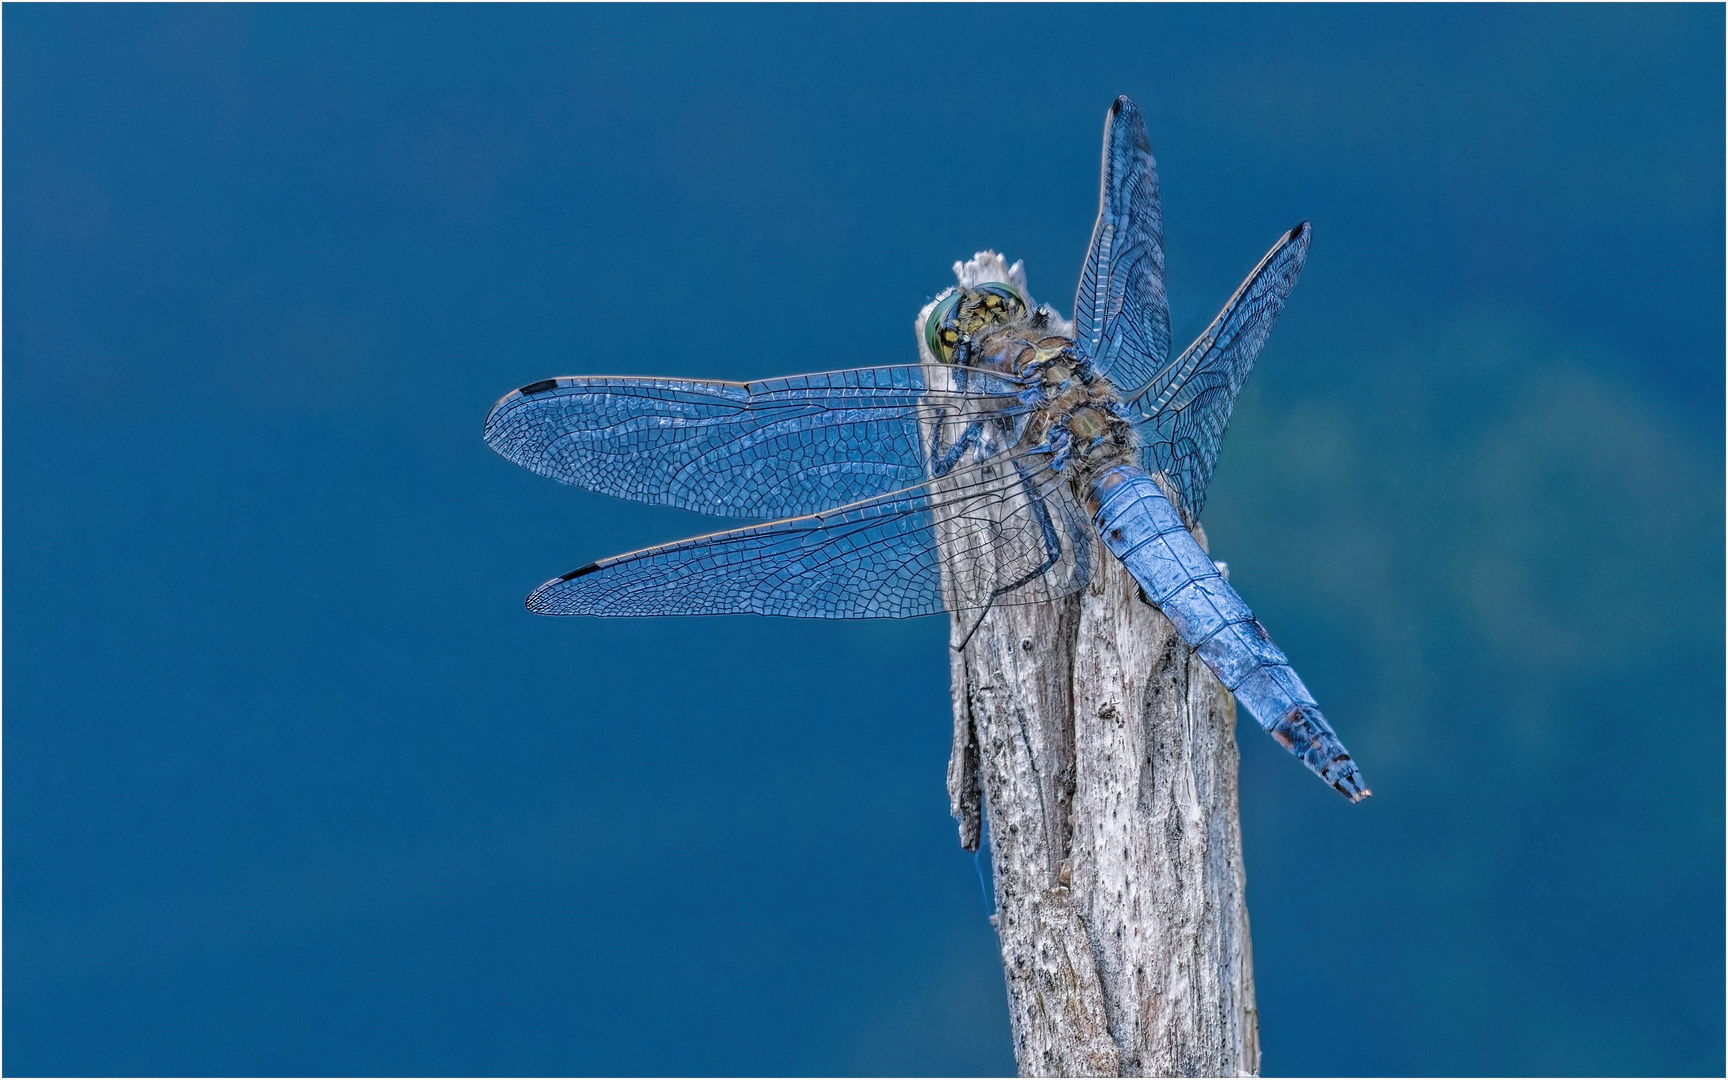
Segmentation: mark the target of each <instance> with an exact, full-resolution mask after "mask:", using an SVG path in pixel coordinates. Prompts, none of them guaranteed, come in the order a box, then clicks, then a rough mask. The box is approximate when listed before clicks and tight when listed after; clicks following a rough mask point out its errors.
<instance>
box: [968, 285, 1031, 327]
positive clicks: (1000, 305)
mask: <svg viewBox="0 0 1728 1080" xmlns="http://www.w3.org/2000/svg"><path fill="white" fill-rule="evenodd" d="M975 291H976V292H977V293H978V299H979V304H980V308H981V310H982V311H983V312H984V313H985V314H987V315H989V316H991V317H992V318H994V319H996V320H998V321H1005V320H1007V319H1012V318H1014V317H1016V316H1018V315H1019V314H1020V313H1021V312H1023V311H1025V310H1026V298H1025V297H1023V296H1021V295H1020V292H1019V290H1018V289H1016V288H1014V286H1012V285H1009V284H1007V283H1006V282H1002V281H989V282H985V283H984V284H982V285H980V286H978V288H977V289H976V290H975Z"/></svg>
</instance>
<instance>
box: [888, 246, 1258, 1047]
mask: <svg viewBox="0 0 1728 1080" xmlns="http://www.w3.org/2000/svg"><path fill="white" fill-rule="evenodd" d="M954 271H955V274H956V275H957V277H958V279H959V281H960V283H961V284H962V285H968V286H973V285H977V284H978V283H980V282H988V281H1002V282H1009V283H1012V284H1013V285H1014V286H1015V287H1016V288H1018V289H1019V290H1020V293H1021V295H1022V296H1025V295H1027V292H1026V275H1025V270H1024V268H1023V267H1022V266H1021V264H1019V263H1015V264H1014V265H1013V266H1009V265H1008V262H1007V260H1006V259H1004V258H1002V256H1000V255H998V254H996V253H995V252H992V251H982V252H979V253H978V254H977V255H975V256H974V257H973V258H972V259H971V260H970V261H968V262H964V263H955V264H954ZM935 303H936V302H935V301H931V302H930V303H929V304H926V305H925V306H924V309H923V310H922V311H920V312H919V313H918V317H917V319H916V321H915V322H914V327H915V328H916V330H917V334H918V348H919V355H920V357H921V358H922V360H923V362H924V364H925V365H926V370H927V371H928V372H929V377H930V380H931V382H930V385H931V387H932V388H943V389H953V388H954V385H953V383H952V382H951V381H950V380H949V377H948V375H946V374H945V371H946V369H945V368H944V367H943V365H941V364H939V363H937V361H936V359H935V357H933V356H932V355H931V354H930V351H929V349H928V348H927V347H926V346H925V340H924V334H923V329H922V328H923V326H924V322H925V320H926V318H928V317H929V315H930V312H931V311H932V310H933V309H934V307H935ZM1052 318H1053V321H1052V323H1051V329H1052V331H1053V332H1057V333H1062V334H1065V335H1071V334H1072V329H1071V327H1069V326H1068V325H1067V324H1063V323H1061V322H1060V320H1059V319H1058V318H1056V317H1054V316H1052ZM938 422H939V421H938V420H937V418H936V416H935V415H934V413H933V414H932V416H931V417H929V418H927V426H926V428H925V438H926V440H928V439H930V438H932V436H933V435H934V434H935V433H936V430H937V428H936V426H935V425H936V424H937V423H938ZM936 489H937V490H938V491H939V492H940V491H941V490H942V483H941V482H940V481H938V482H937V485H936ZM1010 512H1011V507H1010V505H1009V501H1008V500H1002V501H1000V502H999V503H997V504H996V505H994V506H993V507H992V506H991V505H988V504H985V505H971V506H968V507H967V508H966V509H965V511H964V512H941V513H938V515H937V520H936V523H935V524H936V530H937V537H938V544H939V545H941V546H942V547H943V548H944V549H945V550H946V551H952V552H963V553H966V554H964V555H963V556H962V557H963V558H965V559H969V560H970V559H977V558H989V557H991V556H990V554H988V553H992V552H994V551H995V550H996V545H995V544H994V543H992V540H993V539H994V537H995V535H996V533H997V531H998V530H999V528H1000V525H1001V523H1000V522H999V521H997V520H995V518H996V516H999V515H1002V514H1006V513H1010ZM1195 538H1196V539H1197V540H1199V542H1200V546H1201V547H1205V546H1206V537H1205V534H1204V533H1203V532H1201V531H1199V530H1198V529H1196V531H1195ZM943 563H944V566H945V568H946V567H949V566H951V565H952V563H951V562H950V560H949V559H948V558H947V557H944V559H943ZM1021 572H1023V568H1020V569H1016V570H1014V571H1011V572H1007V571H1004V572H999V573H998V574H997V575H995V580H1006V579H1007V578H1009V577H1011V576H1013V574H1017V573H1021ZM944 573H945V575H946V574H947V573H948V571H947V570H946V569H945V570H944ZM944 587H945V588H947V589H949V590H950V591H951V592H952V591H953V588H954V582H952V581H945V586H944ZM1139 594H1140V588H1139V585H1138V584H1136V583H1135V581H1134V579H1133V578H1132V577H1130V576H1129V574H1128V571H1127V570H1126V569H1124V568H1123V566H1122V564H1121V563H1118V562H1117V561H1116V560H1115V559H1113V558H1111V557H1110V555H1109V554H1107V553H1106V552H1105V551H1104V550H1103V546H1102V545H1098V550H1097V552H1096V555H1095V560H1094V567H1093V579H1092V582H1091V584H1089V585H1088V586H1086V587H1085V588H1084V589H1082V590H1081V591H1080V592H1079V593H1078V594H1076V595H1073V596H1069V597H1067V598H1066V599H1062V600H1057V601H1047V602H1042V603H1024V604H997V605H995V606H992V607H991V608H990V609H989V611H988V613H987V614H985V615H984V617H983V620H982V621H981V622H980V621H979V617H978V612H977V611H976V610H975V609H963V610H959V611H958V612H957V613H956V614H955V615H954V616H953V617H952V621H951V636H950V641H951V643H952V645H953V649H952V651H951V657H952V692H953V698H954V746H953V752H952V755H951V756H950V758H949V761H948V796H949V804H950V809H951V810H952V812H953V814H954V816H955V817H956V818H957V819H958V820H959V822H960V843H961V845H962V846H964V847H965V848H966V849H967V850H969V851H976V850H977V849H978V844H979V840H980V835H981V832H982V829H983V826H984V824H985V823H986V821H987V822H988V825H989V829H990V854H991V864H992V866H993V868H994V878H995V886H996V914H994V915H992V916H991V919H990V921H991V922H992V924H994V925H995V927H996V933H997V937H998V939H999V940H1000V942H1001V945H1002V966H1003V970H1004V972H1005V974H1006V976H1007V982H1008V1014H1009V1019H1010V1021H1011V1023H1012V1025H1013V1030H1014V1056H1015V1058H1016V1060H1017V1061H1018V1062H1019V1066H1020V1073H1021V1075H1023V1076H1252V1075H1257V1074H1258V1073H1259V1071H1260V1046H1259V1036H1258V1022H1257V1014H1256V1013H1255V1009H1254V964H1253V958H1252V956H1251V954H1250V952H1249V945H1248V908H1247V905H1246V903H1245V901H1244V898H1243V889H1244V883H1245V875H1244V872H1243V868H1242V830H1241V823H1240V818H1239V815H1238V811H1237V803H1236V739H1235V726H1236V702H1235V699H1234V698H1233V697H1231V695H1230V693H1229V692H1228V691H1226V690H1225V689H1224V686H1223V684H1221V683H1219V682H1218V680H1217V678H1216V677H1215V676H1214V675H1213V674H1212V672H1211V671H1210V670H1209V669H1208V668H1207V667H1206V665H1205V664H1203V663H1202V662H1201V661H1200V660H1199V659H1197V658H1196V657H1195V656H1194V654H1193V650H1191V649H1190V648H1188V646H1187V645H1185V644H1183V642H1182V639H1181V638H1180V637H1178V636H1177V635H1176V630H1175V628H1174V627H1172V626H1171V625H1170V622H1169V620H1167V619H1166V618H1164V616H1163V615H1161V614H1160V613H1159V612H1158V611H1157V609H1156V608H1153V607H1152V606H1151V605H1149V604H1147V603H1145V602H1143V601H1141V600H1140V599H1139ZM959 606H961V605H958V604H954V605H951V610H952V608H953V607H959ZM968 634H970V636H969V637H968ZM963 642H964V647H963V648H962V647H961V643H963Z"/></svg>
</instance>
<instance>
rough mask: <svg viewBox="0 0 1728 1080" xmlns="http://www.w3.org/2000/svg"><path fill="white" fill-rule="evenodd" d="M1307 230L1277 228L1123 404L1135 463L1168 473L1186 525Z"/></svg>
mask: <svg viewBox="0 0 1728 1080" xmlns="http://www.w3.org/2000/svg"><path fill="white" fill-rule="evenodd" d="M1312 234H1313V230H1312V229H1310V228H1309V227H1308V223H1307V222H1303V223H1302V224H1300V225H1298V226H1296V227H1295V228H1294V229H1291V230H1290V231H1289V232H1288V233H1286V234H1284V236H1283V237H1281V238H1280V239H1279V241H1278V243H1277V244H1275V245H1273V247H1272V250H1271V251H1268V252H1267V253H1266V257H1265V258H1263V259H1261V260H1260V265H1258V266H1256V267H1255V268H1254V272H1253V273H1251V274H1249V275H1248V279H1247V280H1246V281H1244V282H1243V283H1242V284H1241V285H1240V286H1238V287H1237V289H1236V293H1235V295H1233V296H1231V297H1230V300H1229V302H1228V303H1226V304H1225V305H1224V310H1222V311H1220V312H1219V313H1218V317H1217V318H1216V319H1213V320H1212V325H1210V326H1208V327H1207V328H1206V332H1205V333H1203V334H1201V335H1200V336H1199V337H1198V338H1196V339H1195V341H1194V344H1192V345H1190V346H1188V347H1187V348H1186V349H1184V350H1183V351H1182V355H1181V356H1178V357H1177V358H1176V359H1175V361H1173V362H1172V363H1171V364H1170V365H1169V366H1168V367H1166V368H1165V369H1164V370H1163V371H1160V372H1159V373H1158V374H1157V376H1156V377H1155V378H1154V379H1153V380H1152V382H1151V384H1150V385H1149V386H1148V387H1147V388H1146V390H1145V392H1144V393H1142V394H1141V395H1140V396H1139V397H1137V398H1135V399H1134V400H1133V401H1131V402H1129V403H1128V415H1129V416H1130V417H1132V418H1133V419H1134V421H1135V424H1136V426H1137V428H1138V431H1139V436H1140V460H1141V464H1142V465H1143V466H1144V467H1145V469H1146V471H1147V472H1150V473H1157V472H1162V473H1163V474H1164V475H1165V477H1166V478H1168V479H1169V481H1170V483H1171V485H1172V486H1173V487H1174V488H1175V491H1176V494H1177V496H1178V498H1177V499H1176V500H1175V501H1176V507H1177V509H1178V510H1180V511H1181V512H1182V516H1183V519H1184V520H1185V521H1186V522H1187V523H1188V524H1189V525H1193V524H1194V522H1196V521H1198V520H1199V518H1200V510H1201V508H1202V507H1203V506H1205V505H1206V487H1207V485H1208V484H1210V483H1211V482H1212V468H1213V466H1214V465H1215V464H1216V463H1217V460H1218V444H1219V443H1220V442H1222V441H1223V439H1224V429H1225V427H1226V426H1228V425H1229V423H1230V412H1231V410H1232V409H1234V408H1235V407H1236V394H1237V391H1239V390H1241V389H1242V384H1243V383H1244V382H1246V381H1247V379H1248V372H1249V371H1250V370H1252V369H1253V367H1254V358H1255V357H1257V356H1259V355H1260V346H1261V345H1262V344H1264V343H1265V341H1266V335H1267V333H1269V332H1270V331H1271V329H1272V323H1273V322H1274V321H1275V320H1276V319H1277V318H1278V313H1279V312H1280V311H1283V310H1284V298H1285V297H1286V296H1288V295H1290V290H1291V289H1293V288H1295V286H1296V278H1297V275H1299V274H1301V272H1302V261H1303V260H1304V259H1306V258H1307V257H1308V240H1309V237H1310V236H1311V235H1312Z"/></svg>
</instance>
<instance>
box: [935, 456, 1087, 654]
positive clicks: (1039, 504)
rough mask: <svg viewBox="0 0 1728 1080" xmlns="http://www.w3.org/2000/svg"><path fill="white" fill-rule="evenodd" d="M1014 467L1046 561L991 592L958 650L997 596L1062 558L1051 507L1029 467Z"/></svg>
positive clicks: (1033, 577) (1005, 593) (1030, 579)
mask: <svg viewBox="0 0 1728 1080" xmlns="http://www.w3.org/2000/svg"><path fill="white" fill-rule="evenodd" d="M1014 468H1015V471H1017V472H1018V473H1019V474H1020V484H1021V486H1022V487H1024V488H1025V489H1026V497H1027V501H1028V503H1029V505H1030V506H1031V508H1032V515H1033V517H1034V518H1036V519H1037V521H1038V529H1039V532H1040V533H1041V534H1042V535H1043V539H1044V561H1043V562H1041V563H1039V564H1038V565H1037V566H1036V567H1034V568H1033V569H1032V570H1030V571H1028V572H1027V573H1025V574H1024V575H1022V576H1021V577H1020V578H1018V579H1017V580H1014V581H1011V582H1009V583H1008V584H1006V585H998V586H997V587H996V588H994V589H992V590H991V591H990V598H989V599H988V600H986V601H984V606H983V607H982V608H981V609H979V612H978V618H977V619H975V620H973V622H972V628H971V629H970V630H968V631H966V636H965V637H963V638H961V639H960V644H958V645H956V646H954V649H955V651H956V652H958V651H960V650H962V649H964V648H965V647H966V643H967V642H969V641H971V640H972V635H973V634H976V633H977V632H978V628H979V627H980V626H983V625H984V616H986V615H988V614H990V609H991V608H992V607H994V606H995V604H996V598H997V597H1000V596H1006V595H1008V594H1009V593H1011V592H1013V591H1014V590H1015V589H1018V588H1021V587H1022V586H1025V585H1028V584H1030V583H1031V582H1033V581H1036V580H1037V579H1038V578H1040V577H1042V576H1043V575H1044V572H1045V571H1047V570H1049V569H1050V568H1051V567H1052V566H1055V565H1056V564H1057V563H1058V562H1059V561H1061V559H1062V538H1061V536H1060V535H1058V533H1057V532H1056V523H1055V522H1054V521H1053V520H1051V518H1050V508H1049V507H1048V506H1046V505H1045V504H1044V499H1043V498H1041V497H1040V496H1039V494H1038V489H1037V488H1036V487H1034V486H1033V484H1032V478H1031V477H1030V476H1028V475H1026V470H1024V469H1022V468H1020V465H1019V463H1018V462H1016V463H1015V465H1014ZM1077 549H1078V550H1081V551H1084V550H1085V548H1084V545H1077Z"/></svg>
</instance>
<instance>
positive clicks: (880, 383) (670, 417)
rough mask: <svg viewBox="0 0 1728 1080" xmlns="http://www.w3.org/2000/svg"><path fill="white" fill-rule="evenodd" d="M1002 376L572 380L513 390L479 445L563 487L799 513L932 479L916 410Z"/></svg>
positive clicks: (998, 386)
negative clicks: (940, 382) (949, 389)
mask: <svg viewBox="0 0 1728 1080" xmlns="http://www.w3.org/2000/svg"><path fill="white" fill-rule="evenodd" d="M1018 389H1019V387H1018V384H1017V383H1015V382H1014V380H1012V379H1009V378H1007V377H1005V376H1001V375H994V374H989V373H979V375H978V377H977V378H975V379H973V380H972V386H971V390H970V392H969V393H967V394H960V395H956V394H951V393H937V394H932V393H930V392H929V391H928V389H927V380H926V375H925V372H924V370H923V368H922V367H921V366H919V365H916V364H908V365H896V366H888V367H877V368H859V369H855V370H851V371H832V372H825V373H822V374H816V375H797V376H792V377H790V378H784V379H764V380H760V381H757V382H748V383H730V382H704V381H697V380H690V379H658V378H628V377H619V376H577V377H569V378H559V379H547V380H545V381H544V382H538V383H534V384H532V385H530V386H524V387H522V388H521V389H520V390H516V391H513V392H511V393H510V394H507V395H506V396H505V397H504V398H503V399H502V400H501V401H499V402H498V404H497V405H495V406H493V408H492V412H491V413H490V414H489V415H488V416H487V417H486V429H485V434H486V442H487V444H488V445H490V446H491V447H492V448H493V449H494V450H496V451H498V453H500V454H502V455H503V456H504V457H506V458H508V459H510V460H511V461H514V462H515V463H517V464H518V465H521V466H523V467H524V468H527V469H530V470H532V471H534V472H537V473H539V474H540V475H542V476H549V477H551V478H552V479H554V480H558V481H560V482H562V483H566V484H573V485H575V486H577V487H585V488H588V489H590V490H593V491H598V492H602V493H604V494H607V495H616V496H619V497H620V498H625V499H634V500H636V501H638V502H646V503H655V504H658V505H662V506H678V507H682V508H684V509H687V510H696V511H700V512H702V513H707V514H718V515H723V516H730V517H779V516H783V515H794V514H807V513H812V512H814V511H817V510H826V509H828V508H830V507H834V506H840V505H843V504H846V503H852V502H856V501H858V500H861V499H866V498H870V497H872V496H876V495H882V494H886V493H888V492H893V491H898V490H900V489H902V488H906V487H909V486H911V485H913V484H917V483H918V482H920V481H922V480H924V479H925V478H926V476H927V471H926V453H925V448H924V445H923V444H922V443H921V441H920V429H919V419H920V416H921V413H920V409H921V408H923V409H926V410H929V409H932V408H935V409H938V410H941V411H943V412H944V413H945V414H948V415H952V416H954V417H958V416H960V415H961V414H962V413H966V412H975V411H977V410H978V409H980V408H982V407H983V406H981V405H980V404H979V401H980V399H988V398H990V397H991V396H992V395H996V396H997V397H1005V398H1006V404H1007V405H1010V406H1011V405H1012V404H1013V395H1014V393H1015V392H1016V391H1017V390H1018Z"/></svg>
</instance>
